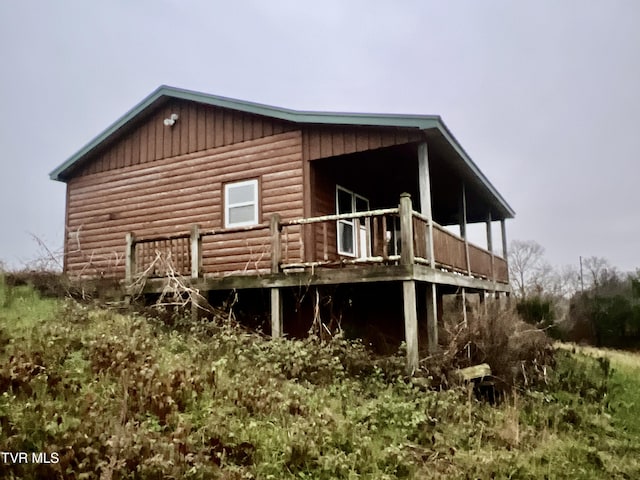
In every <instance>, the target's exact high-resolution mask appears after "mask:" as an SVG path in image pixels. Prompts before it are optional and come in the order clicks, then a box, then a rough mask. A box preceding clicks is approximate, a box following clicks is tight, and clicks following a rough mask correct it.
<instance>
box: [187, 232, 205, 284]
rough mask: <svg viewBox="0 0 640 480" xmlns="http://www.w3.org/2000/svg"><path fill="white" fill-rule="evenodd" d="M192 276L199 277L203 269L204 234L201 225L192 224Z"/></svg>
mask: <svg viewBox="0 0 640 480" xmlns="http://www.w3.org/2000/svg"><path fill="white" fill-rule="evenodd" d="M190 245H191V278H199V277H200V273H201V271H202V235H200V226H199V225H192V226H191V238H190Z"/></svg>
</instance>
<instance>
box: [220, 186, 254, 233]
mask: <svg viewBox="0 0 640 480" xmlns="http://www.w3.org/2000/svg"><path fill="white" fill-rule="evenodd" d="M257 223H258V180H255V179H254V180H245V181H243V182H234V183H227V184H226V185H225V186H224V226H225V228H230V227H243V226H247V225H255V224H257Z"/></svg>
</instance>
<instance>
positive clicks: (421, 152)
mask: <svg viewBox="0 0 640 480" xmlns="http://www.w3.org/2000/svg"><path fill="white" fill-rule="evenodd" d="M418 179H419V188H420V213H422V215H424V216H425V217H427V219H428V221H429V223H428V225H427V252H428V254H429V266H430V267H431V268H434V267H435V261H436V259H435V256H434V252H433V213H432V211H431V176H430V174H429V151H428V149H427V143H426V142H422V143H421V144H420V145H418Z"/></svg>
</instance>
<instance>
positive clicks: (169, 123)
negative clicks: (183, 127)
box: [164, 113, 179, 127]
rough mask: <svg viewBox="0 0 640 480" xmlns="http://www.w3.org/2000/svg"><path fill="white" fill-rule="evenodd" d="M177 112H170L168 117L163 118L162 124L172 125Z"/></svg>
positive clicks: (176, 117)
mask: <svg viewBox="0 0 640 480" xmlns="http://www.w3.org/2000/svg"><path fill="white" fill-rule="evenodd" d="M178 118H179V117H178V114H177V113H172V114H171V116H170V117H169V118H165V119H164V126H165V127H173V126H174V125H175V123H176V120H178Z"/></svg>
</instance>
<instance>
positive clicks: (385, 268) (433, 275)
mask: <svg viewBox="0 0 640 480" xmlns="http://www.w3.org/2000/svg"><path fill="white" fill-rule="evenodd" d="M184 280H185V283H187V284H188V285H190V286H192V287H193V288H197V289H199V290H200V291H209V290H233V289H249V288H281V287H297V286H301V285H337V284H349V283H371V282H397V281H407V280H415V281H418V282H427V283H434V284H440V285H450V286H453V287H465V288H470V289H475V290H485V291H490V292H511V287H510V286H509V284H506V283H500V282H494V281H492V280H486V279H482V278H476V277H469V276H466V275H461V274H457V273H452V272H448V271H443V270H439V269H434V268H431V267H429V266H426V265H418V264H416V265H366V266H349V267H345V268H335V269H332V268H317V269H314V270H304V271H296V272H281V273H264V274H262V275H261V274H251V275H229V276H226V277H208V278H185V279H184ZM165 285H166V280H165V279H164V278H152V279H147V281H146V284H145V286H144V290H143V293H159V292H162V290H163V289H164V287H165Z"/></svg>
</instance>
